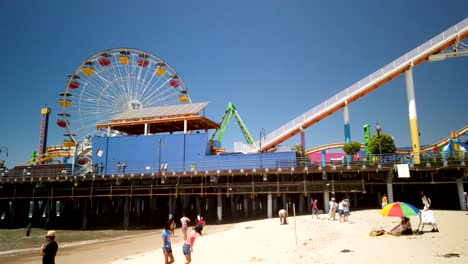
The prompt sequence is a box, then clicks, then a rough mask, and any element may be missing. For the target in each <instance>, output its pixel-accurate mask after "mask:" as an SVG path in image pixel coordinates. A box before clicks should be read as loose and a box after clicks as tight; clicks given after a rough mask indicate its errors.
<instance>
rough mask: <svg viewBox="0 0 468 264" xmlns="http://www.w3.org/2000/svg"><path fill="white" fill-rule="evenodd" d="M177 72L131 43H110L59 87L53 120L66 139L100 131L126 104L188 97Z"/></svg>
mask: <svg viewBox="0 0 468 264" xmlns="http://www.w3.org/2000/svg"><path fill="white" fill-rule="evenodd" d="M191 102H192V100H191V98H190V94H189V91H188V89H187V87H186V85H185V83H184V81H183V80H182V78H181V77H180V75H179V74H178V73H177V72H176V71H175V69H174V68H173V67H171V66H170V65H169V64H168V63H167V62H165V61H164V60H162V59H161V58H159V57H157V56H155V55H153V54H151V53H149V52H146V51H143V50H139V49H134V48H114V49H109V50H105V51H102V52H98V53H96V54H94V55H93V56H91V57H89V58H88V59H86V60H84V61H83V62H82V63H81V64H80V65H79V66H78V68H76V70H75V71H74V72H73V74H71V75H69V78H68V82H67V84H66V87H65V91H64V92H62V93H60V99H59V104H60V106H61V112H60V113H59V114H58V115H59V119H58V120H57V125H58V126H59V127H62V128H64V129H65V131H66V133H65V136H66V140H65V141H64V145H65V146H66V147H72V146H74V145H76V143H77V142H79V141H81V140H82V139H84V138H85V137H87V136H91V135H96V134H99V133H102V131H98V130H96V125H97V124H103V123H107V122H108V121H109V120H110V119H111V118H112V117H113V116H115V115H117V114H119V113H122V112H124V111H127V110H129V109H143V108H148V107H154V106H164V105H176V104H184V103H191Z"/></svg>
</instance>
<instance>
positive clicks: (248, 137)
mask: <svg viewBox="0 0 468 264" xmlns="http://www.w3.org/2000/svg"><path fill="white" fill-rule="evenodd" d="M232 115H234V117H235V118H236V120H237V123H239V127H240V129H241V131H242V134H243V135H244V138H245V141H246V142H247V143H248V144H250V145H253V146H257V144H255V140H254V139H253V137H252V134H250V132H249V130H248V129H247V127H246V126H245V124H244V121H242V118H241V117H240V115H239V113H238V112H237V108H236V106H234V104H233V103H231V102H229V104H228V107H227V109H226V112H224V115H223V118H221V122H220V124H221V128H220V129H216V130H215V132H214V133H213V135H212V136H211V138H210V141H213V139H214V138H215V137H216V133H217V132H218V131H220V132H219V135H218V140H219V141H221V140H222V139H223V136H224V133H225V132H226V129H227V127H228V125H229V123H230V122H231V118H232Z"/></svg>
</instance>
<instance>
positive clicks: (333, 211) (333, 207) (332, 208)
mask: <svg viewBox="0 0 468 264" xmlns="http://www.w3.org/2000/svg"><path fill="white" fill-rule="evenodd" d="M328 205H329V207H330V209H329V211H328V220H333V221H334V220H335V215H336V208H337V203H336V202H335V198H331V200H330V202H328Z"/></svg>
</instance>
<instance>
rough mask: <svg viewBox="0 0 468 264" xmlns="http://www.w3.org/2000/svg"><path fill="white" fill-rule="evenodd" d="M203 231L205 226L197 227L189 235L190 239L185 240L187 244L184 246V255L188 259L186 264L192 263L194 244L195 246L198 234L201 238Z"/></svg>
mask: <svg viewBox="0 0 468 264" xmlns="http://www.w3.org/2000/svg"><path fill="white" fill-rule="evenodd" d="M202 231H203V226H201V225H196V226H195V227H194V228H193V231H191V232H190V234H189V235H188V238H186V239H185V243H184V245H183V246H182V252H183V253H184V255H185V259H186V262H185V264H189V263H190V262H192V252H193V244H195V238H197V234H199V235H200V236H201V235H202Z"/></svg>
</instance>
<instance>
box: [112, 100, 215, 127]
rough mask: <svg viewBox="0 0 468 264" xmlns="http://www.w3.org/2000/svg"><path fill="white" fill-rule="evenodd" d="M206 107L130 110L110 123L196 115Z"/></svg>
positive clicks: (181, 106) (187, 106)
mask: <svg viewBox="0 0 468 264" xmlns="http://www.w3.org/2000/svg"><path fill="white" fill-rule="evenodd" d="M207 105H208V103H207V102H205V103H193V104H182V105H167V106H155V107H149V108H143V109H130V110H127V111H125V112H123V113H120V114H118V115H115V116H114V117H112V119H111V120H110V123H114V122H121V121H125V120H142V119H158V118H159V119H160V118H167V117H175V116H189V115H198V112H200V111H201V110H203V109H204V108H205V107H206V106H207Z"/></svg>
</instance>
